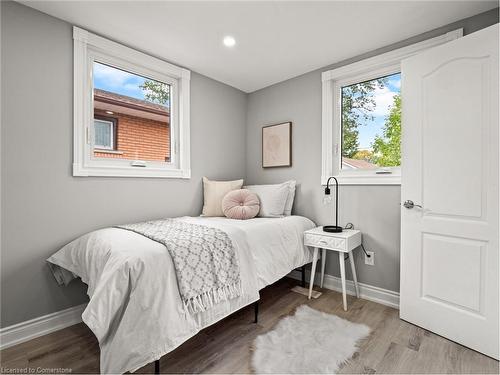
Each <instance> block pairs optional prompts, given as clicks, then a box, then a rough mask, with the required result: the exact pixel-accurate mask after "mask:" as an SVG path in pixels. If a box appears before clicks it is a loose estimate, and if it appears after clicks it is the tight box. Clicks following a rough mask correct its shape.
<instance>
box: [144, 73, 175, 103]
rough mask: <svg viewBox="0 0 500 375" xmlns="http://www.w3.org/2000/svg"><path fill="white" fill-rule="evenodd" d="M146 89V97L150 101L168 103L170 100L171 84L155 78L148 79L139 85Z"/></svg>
mask: <svg viewBox="0 0 500 375" xmlns="http://www.w3.org/2000/svg"><path fill="white" fill-rule="evenodd" d="M139 87H140V88H141V89H142V90H143V91H144V97H145V98H146V100H149V101H150V102H153V103H157V104H161V105H167V103H169V102H170V86H169V85H167V84H165V83H162V82H158V81H153V80H150V79H148V80H146V81H144V83H143V84H142V85H140V86H139Z"/></svg>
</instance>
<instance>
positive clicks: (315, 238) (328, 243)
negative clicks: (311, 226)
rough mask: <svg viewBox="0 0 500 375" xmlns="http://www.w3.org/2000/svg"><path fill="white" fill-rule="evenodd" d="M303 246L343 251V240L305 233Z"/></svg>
mask: <svg viewBox="0 0 500 375" xmlns="http://www.w3.org/2000/svg"><path fill="white" fill-rule="evenodd" d="M304 244H306V245H307V246H314V247H322V248H327V249H338V250H345V240H344V239H342V238H335V237H329V236H321V235H316V234H310V233H305V234H304Z"/></svg>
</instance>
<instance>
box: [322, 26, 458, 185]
mask: <svg viewBox="0 0 500 375" xmlns="http://www.w3.org/2000/svg"><path fill="white" fill-rule="evenodd" d="M461 36H462V29H458V30H455V31H452V32H449V33H447V34H444V35H441V36H438V37H435V38H432V39H429V40H426V41H423V42H420V43H416V44H413V45H410V46H407V47H403V48H400V49H397V50H394V51H391V52H387V53H385V54H382V55H379V56H375V57H372V58H369V59H366V60H363V61H359V62H356V63H353V64H350V65H346V66H342V67H340V68H337V69H334V70H330V71H327V72H324V73H323V74H322V81H323V89H322V90H323V94H322V96H323V104H322V107H323V109H322V129H323V130H322V175H321V182H322V184H326V182H327V180H328V177H329V176H336V177H337V179H338V181H339V183H340V184H352V185H399V184H401V155H402V150H401V130H402V129H404V123H402V121H401V105H402V98H401V82H402V72H401V61H402V60H403V59H405V58H408V57H411V56H412V55H414V54H416V53H418V52H421V51H423V50H425V49H427V48H431V47H433V46H437V45H439V44H443V43H446V42H448V41H450V40H453V39H457V38H459V37H461ZM403 90H404V88H403Z"/></svg>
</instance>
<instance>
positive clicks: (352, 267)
mask: <svg viewBox="0 0 500 375" xmlns="http://www.w3.org/2000/svg"><path fill="white" fill-rule="evenodd" d="M349 260H350V261H351V272H352V281H354V288H355V289H356V297H358V298H359V288H358V277H357V276H356V267H355V266H354V256H353V255H352V250H351V251H349Z"/></svg>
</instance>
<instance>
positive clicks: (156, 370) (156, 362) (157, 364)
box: [155, 359, 160, 374]
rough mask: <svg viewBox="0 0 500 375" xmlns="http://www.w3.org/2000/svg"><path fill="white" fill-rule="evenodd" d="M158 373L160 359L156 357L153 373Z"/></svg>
mask: <svg viewBox="0 0 500 375" xmlns="http://www.w3.org/2000/svg"><path fill="white" fill-rule="evenodd" d="M159 373H160V360H159V359H157V360H156V361H155V374H159Z"/></svg>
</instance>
